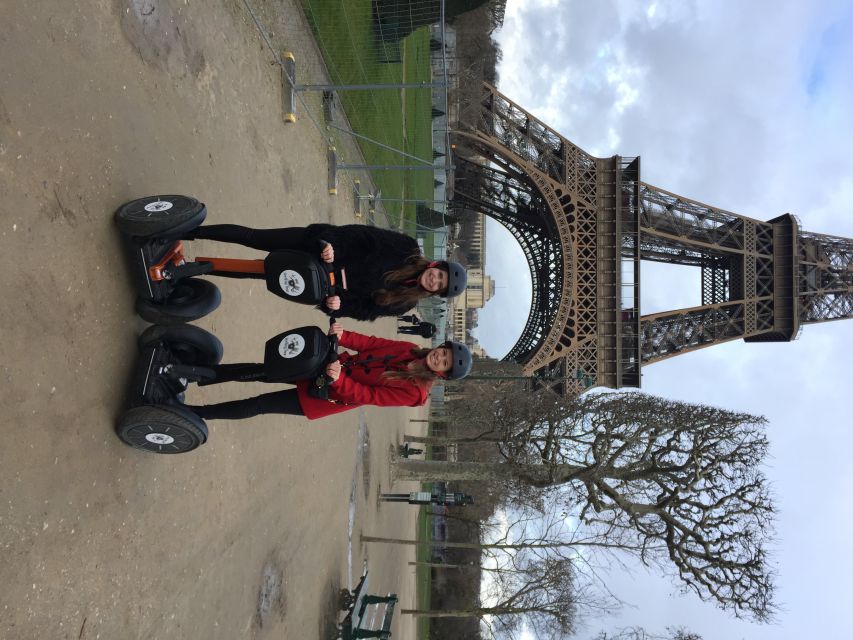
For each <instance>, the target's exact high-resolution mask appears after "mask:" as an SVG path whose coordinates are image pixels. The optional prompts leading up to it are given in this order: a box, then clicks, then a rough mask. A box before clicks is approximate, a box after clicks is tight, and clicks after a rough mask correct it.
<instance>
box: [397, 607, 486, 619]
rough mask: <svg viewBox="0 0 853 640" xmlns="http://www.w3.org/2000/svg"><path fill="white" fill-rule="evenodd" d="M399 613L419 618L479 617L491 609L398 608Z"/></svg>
mask: <svg viewBox="0 0 853 640" xmlns="http://www.w3.org/2000/svg"><path fill="white" fill-rule="evenodd" d="M400 613H406V614H408V615H412V616H418V617H421V618H480V617H482V616H485V615H488V614H490V613H493V612H492V610H491V609H473V610H465V609H447V610H438V609H400Z"/></svg>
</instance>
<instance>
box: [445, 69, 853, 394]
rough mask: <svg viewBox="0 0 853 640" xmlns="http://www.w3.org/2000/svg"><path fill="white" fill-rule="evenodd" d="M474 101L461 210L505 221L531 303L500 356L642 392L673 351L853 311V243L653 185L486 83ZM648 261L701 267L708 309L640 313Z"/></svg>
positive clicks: (561, 387)
mask: <svg viewBox="0 0 853 640" xmlns="http://www.w3.org/2000/svg"><path fill="white" fill-rule="evenodd" d="M469 107H470V108H468V109H467V110H466V114H467V115H466V116H465V117H464V119H463V123H462V126H461V127H460V129H459V130H458V131H456V141H457V143H458V146H459V148H460V152H461V153H460V157H459V158H458V161H457V171H456V176H455V182H454V205H455V206H456V207H457V208H466V209H469V210H475V211H479V212H482V213H484V214H486V215H488V216H490V217H492V218H494V219H495V220H497V221H499V222H501V223H502V224H503V225H504V226H505V227H506V228H507V229H509V231H510V233H512V235H513V236H514V237H515V238H516V240H517V241H518V243H519V244H520V245H521V248H522V250H523V251H524V255H525V257H526V259H527V263H528V265H529V267H530V273H531V277H532V281H533V301H532V304H531V309H530V315H529V317H528V319H527V323H526V325H525V327H524V330H523V331H522V334H521V336H520V337H519V339H518V341H517V342H516V344H515V346H513V348H512V349H511V350H510V352H509V353H508V354H507V355H506V357H505V358H504V359H505V360H513V361H515V362H518V363H520V364H522V365H523V371H524V373H525V374H526V375H532V376H536V377H537V378H538V379H539V380H540V384H544V385H548V386H550V387H551V388H553V389H554V390H555V391H557V392H558V393H563V394H565V393H581V392H583V391H584V390H586V389H588V388H590V387H593V386H605V387H611V388H619V387H639V386H640V372H641V369H642V367H644V366H646V365H649V364H652V363H655V362H658V361H660V360H664V359H666V358H671V357H673V356H676V355H680V354H683V353H687V352H689V351H694V350H696V349H701V348H704V347H709V346H712V345H715V344H719V343H722V342H727V341H729V340H738V339H743V340H744V341H746V342H787V341H790V340H793V339H794V338H795V337H796V336H797V335H798V333H799V331H800V330H801V328H802V326H803V325H805V324H812V323H817V322H827V321H830V320H840V319H843V318H850V317H853V240H851V239H848V238H840V237H835V236H829V235H823V234H816V233H810V232H807V231H804V230H803V229H802V227H801V225H800V222H799V220H798V219H797V218H796V217H795V216H794V215H792V214H790V213H786V214H783V215H780V216H778V217H775V218H773V219H771V220H767V221H761V220H755V219H752V218H748V217H746V216H742V215H738V214H736V213H731V212H729V211H724V210H722V209H718V208H716V207H713V206H709V205H707V204H703V203H701V202H697V201H695V200H691V199H689V198H685V197H682V196H679V195H677V194H675V193H671V192H669V191H665V190H663V189H660V188H658V187H654V186H652V185H650V184H646V183H645V182H642V181H641V180H640V158H639V157H636V158H624V157H621V156H613V157H610V158H596V157H593V156H591V155H589V154H588V153H586V152H585V151H584V150H583V149H581V148H580V147H578V146H576V145H574V144H572V143H571V142H570V141H569V140H567V139H566V138H564V137H563V136H561V135H560V134H559V133H557V132H556V131H554V130H553V129H551V128H550V127H548V125H546V124H545V123H543V122H542V121H540V120H538V119H537V118H535V117H534V116H533V115H531V114H530V113H528V112H527V111H525V110H524V109H522V108H521V107H520V106H519V105H517V104H515V103H514V102H512V101H511V100H509V99H508V98H507V97H506V96H504V95H502V94H501V93H500V92H498V91H497V89H495V88H494V87H492V86H490V85H484V86H483V90H482V94H481V95H480V100H479V101H478V102H477V104H475V105H469ZM641 260H651V261H655V262H663V263H667V264H676V265H689V266H693V267H698V268H699V271H700V273H701V284H702V286H701V292H702V293H701V300H697V302H698V303H699V304H697V305H696V306H694V307H690V308H687V309H677V310H673V311H665V312H662V313H655V314H650V315H642V313H641V310H640V284H641V283H640V261H641ZM649 284H651V285H652V286H653V284H654V283H646V285H649Z"/></svg>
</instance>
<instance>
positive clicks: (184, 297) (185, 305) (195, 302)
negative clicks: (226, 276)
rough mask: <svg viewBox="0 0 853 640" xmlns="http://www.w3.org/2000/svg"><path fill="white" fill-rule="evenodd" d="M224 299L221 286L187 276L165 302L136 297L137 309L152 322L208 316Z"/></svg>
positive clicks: (173, 321)
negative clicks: (220, 289) (220, 290)
mask: <svg viewBox="0 0 853 640" xmlns="http://www.w3.org/2000/svg"><path fill="white" fill-rule="evenodd" d="M220 302H222V295H221V294H220V293H219V288H218V287H217V286H216V285H215V284H213V283H212V282H208V281H207V280H201V279H198V278H184V279H183V280H181V281H180V282H178V284H177V285H176V286H175V289H174V290H173V291H172V293H170V294H169V297H168V298H167V299H166V300H165V301H164V302H153V301H151V300H149V299H148V298H143V297H141V296H140V297H138V298H137V299H136V312H137V313H138V314H139V315H140V316H141V317H142V318H143V319H145V320H148V322H151V323H153V324H162V325H175V324H183V323H184V322H191V321H193V320H198V319H199V318H202V317H204V316H206V315H207V314H208V313H210V312H211V311H213V310H214V309H216V308H217V307H218V306H219V303H220Z"/></svg>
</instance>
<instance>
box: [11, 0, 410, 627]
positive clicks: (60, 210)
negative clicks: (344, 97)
mask: <svg viewBox="0 0 853 640" xmlns="http://www.w3.org/2000/svg"><path fill="white" fill-rule="evenodd" d="M281 4H282V5H283V7H284V8H285V9H288V7H290V8H291V9H292V7H291V5H290V2H284V3H281ZM285 15H287V14H285ZM155 17H156V18H158V20H155V19H154V18H155ZM152 21H153V22H152ZM285 22H286V24H288V25H289V28H290V29H292V34H293V37H292V40H293V42H292V43H290V44H291V45H292V46H290V48H291V49H292V50H294V51H295V52H296V54H297V56H298V57H300V58H301V59H303V60H305V61H306V64H312V65H315V66H319V62H318V61H317V60H316V58H315V57H313V56H315V54H314V52H313V50H312V49H311V47H310V46H306V43H310V40H308V39H307V36H306V34H305V32H304V28H303V27H302V25H301V18H300V21H293V22H291V21H290V20H287V19H285ZM0 24H2V25H3V28H2V30H0V60H2V61H3V64H2V67H0V202H2V206H0V271H2V298H3V305H2V308H0V326H2V331H3V338H4V339H3V354H4V357H3V365H2V366H3V385H2V387H0V404H2V422H1V423H0V433H2V438H3V446H2V448H0V637H2V638H9V639H13V638H15V639H26V638H34V639H35V638H37V639H39V640H45V639H52V638H72V639H80V638H83V639H92V638H104V639H110V640H112V639H124V638H145V639H146V640H152V639H154V638H205V639H208V638H225V639H229V640H231V639H234V638H254V637H268V638H314V637H318V634H319V633H320V630H321V629H322V628H323V624H324V619H323V618H324V609H325V607H326V606H327V603H328V601H329V599H330V594H331V593H332V592H333V590H334V589H336V588H338V587H339V586H340V585H341V584H342V583H343V584H345V583H346V582H347V579H348V576H347V571H348V569H347V555H348V534H347V530H348V514H349V502H350V496H351V495H354V496H355V498H356V512H355V513H356V518H355V533H356V536H357V534H358V532H359V530H360V529H361V528H362V527H364V528H365V530H369V531H370V532H371V533H376V532H381V533H383V534H388V535H393V536H397V535H400V536H403V537H408V536H410V535H412V533H413V529H414V522H413V517H412V516H413V515H414V512H413V511H409V510H408V509H407V508H405V507H403V506H401V505H384V506H383V507H382V508H381V509H379V508H378V505H377V503H376V494H377V493H378V491H379V490H380V487H381V489H382V490H386V489H388V487H389V481H388V469H387V464H386V461H387V452H388V447H389V445H390V444H391V443H395V442H397V438H398V434H401V433H402V432H403V429H404V426H405V422H406V419H407V417H408V415H409V414H408V413H407V412H405V411H403V410H393V409H385V410H374V409H371V410H367V411H365V412H364V414H363V416H364V422H365V426H364V430H365V431H366V433H367V434H368V436H369V448H368V450H367V454H366V455H365V456H362V454H361V452H360V449H359V440H360V438H359V424H358V423H359V416H358V415H357V414H356V412H352V413H351V414H350V415H344V416H342V417H339V418H336V419H330V420H327V421H324V422H320V423H310V424H309V423H308V422H306V421H302V420H296V419H286V418H280V417H279V418H276V417H267V418H266V419H255V420H252V421H250V422H243V423H239V424H238V423H235V424H228V423H226V422H212V423H211V427H212V428H211V439H210V441H209V443H208V444H207V445H205V446H204V447H203V448H201V449H199V450H198V451H197V452H195V453H194V454H189V455H186V456H176V457H158V456H153V455H147V454H143V453H138V452H135V451H133V450H131V449H129V448H127V447H125V446H124V445H122V444H121V443H120V442H119V441H118V440H117V439H116V438H115V437H114V435H113V432H112V429H113V423H114V420H115V417H116V416H117V415H118V413H119V412H120V410H121V406H122V403H123V398H122V395H123V391H124V386H125V381H126V378H127V375H128V370H129V366H128V365H129V362H128V358H131V357H133V355H134V353H135V343H134V341H135V337H136V335H137V334H138V332H139V331H140V330H141V329H142V328H143V326H144V325H143V323H142V322H141V321H140V320H139V319H137V318H136V317H135V316H134V314H133V296H132V293H131V291H130V290H129V287H128V280H127V274H126V272H125V268H124V263H123V260H122V256H121V255H120V253H119V243H118V236H117V233H116V231H115V229H114V228H113V226H112V222H111V216H112V211H113V210H114V209H115V207H116V206H117V205H118V204H120V203H121V202H123V201H125V200H128V199H130V198H133V197H137V196H141V195H146V194H149V193H169V192H185V193H189V194H192V195H196V196H197V197H199V198H201V199H202V200H204V201H205V202H206V203H207V205H208V208H209V212H210V213H209V218H208V219H209V220H210V221H213V222H242V223H246V224H250V225H255V226H287V225H294V224H303V223H307V222H309V221H311V220H321V221H322V220H328V221H333V222H339V223H343V222H350V221H352V220H353V218H352V212H351V204H350V202H348V201H347V199H345V198H338V199H335V198H331V197H329V196H328V195H327V194H326V163H325V143H324V140H323V139H322V137H321V135H320V134H319V133H318V132H317V130H316V129H315V128H314V127H313V126H312V125H311V123H310V122H309V121H308V120H307V119H304V118H303V119H301V120H300V121H299V122H297V123H296V124H295V125H291V126H285V125H283V124H282V123H281V119H280V110H281V94H280V88H279V72H278V68H277V67H275V66H273V65H271V64H270V62H271V58H270V55H269V52H268V51H267V50H266V48H265V47H263V46H262V43H261V41H260V39H259V38H258V36H257V33H256V31H255V29H254V26H253V25H252V24H251V23H250V21H249V19H248V16H247V14H246V13H245V11H244V9H243V5H242V2H239V1H234V0H228V1H211V2H207V1H205V2H200V1H195V0H190V1H189V2H185V1H184V0H159V1H155V0H139V1H137V2H135V3H134V2H127V1H125V2H118V1H117V2H112V1H107V0H101V1H99V0H81V1H79V2H74V3H70V2H60V1H59V0H44V1H41V2H24V1H23V0H17V1H16V0H11V1H8V2H3V3H2V4H0ZM288 33H290V32H288ZM195 244H196V246H193V247H192V250H193V252H196V253H198V254H201V253H208V254H211V253H213V254H215V253H217V252H219V253H221V254H223V255H229V256H234V257H240V256H244V255H245V256H249V255H252V254H251V252H249V251H240V250H237V249H232V250H229V251H228V253H227V254H225V253H224V252H221V251H218V249H219V247H217V246H216V245H213V244H212V243H195ZM217 284H220V286H221V289H222V292H223V304H222V306H221V307H220V309H219V310H218V311H217V312H215V313H214V314H213V315H212V316H209V317H208V318H207V319H205V320H204V321H202V322H200V324H201V325H202V326H204V327H206V328H208V329H210V330H212V331H213V332H214V333H216V334H217V335H218V336H219V337H220V338H221V339H222V340H223V342H224V344H225V347H226V355H225V361H229V360H230V361H239V360H247V359H253V358H259V357H260V355H261V352H262V345H263V342H264V341H265V340H266V338H268V337H270V336H272V335H274V334H275V333H278V332H279V331H281V330H283V329H285V328H287V327H288V326H295V325H299V324H307V323H310V322H318V321H322V318H321V317H320V316H319V315H318V314H317V313H316V312H314V311H312V310H311V309H309V308H302V307H297V306H294V305H290V306H288V305H284V304H283V303H282V302H280V301H279V300H278V299H276V298H274V297H272V296H271V295H269V294H268V293H266V291H265V289H264V287H263V285H262V284H251V283H247V282H245V281H225V280H222V279H220V280H219V281H218V283H217ZM373 329H374V330H375V331H376V332H378V333H382V334H383V335H391V332H392V331H393V325H392V323H391V322H390V321H386V322H384V323H377V325H376V326H375V327H374V328H373ZM230 387H233V388H230ZM246 387H247V385H230V386H229V387H226V388H224V389H222V390H220V389H215V388H209V389H205V390H203V391H200V390H195V391H194V392H193V395H191V396H190V398H189V399H190V400H191V401H197V400H203V399H205V398H208V399H209V398H211V397H212V396H213V395H214V393H217V392H220V391H221V392H222V395H221V396H217V397H237V396H238V395H243V394H245V393H247V392H248V391H249V389H247V388H246ZM362 457H363V458H364V462H362ZM397 488H398V489H401V490H406V489H407V487H405V486H400V487H397ZM392 506H393V507H394V509H392V508H391V507H392ZM365 523H369V524H365ZM370 551H371V557H370V558H369V566H370V568H371V571H372V572H374V573H375V576H374V580H373V584H375V585H376V586H377V588H379V589H382V590H388V591H398V592H400V593H401V594H402V602H403V603H404V604H410V603H411V602H412V597H413V596H412V594H411V590H412V588H413V584H412V580H411V574H410V572H408V568H407V567H406V568H404V567H405V562H406V561H407V560H408V559H409V558H408V555H407V554H409V553H410V552H409V551H396V550H391V551H389V550H388V549H376V550H374V549H371V550H370ZM364 554H365V550H364V549H363V548H362V547H361V546H360V545H359V544H358V543H357V542H356V544H355V548H354V554H353V564H354V567H353V572H354V573H356V574H357V573H359V572H360V567H361V562H362V560H363V557H364ZM279 581H280V582H281V589H280V591H279V593H278V594H277V595H276V585H277V583H278V582H279ZM264 590H266V596H267V598H266V599H264V598H262V597H261V596H262V595H264V593H263V592H264ZM259 603H260V606H261V610H262V611H261V613H259ZM396 625H397V627H395V637H398V638H410V637H412V632H411V621H410V620H403V619H402V617H398V620H397V622H396Z"/></svg>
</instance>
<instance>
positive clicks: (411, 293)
mask: <svg viewBox="0 0 853 640" xmlns="http://www.w3.org/2000/svg"><path fill="white" fill-rule="evenodd" d="M430 264H432V261H431V260H427V259H426V258H424V257H423V256H422V255H421V254H420V253H419V252H418V253H413V254H412V255H410V256H409V257H408V258H406V261H405V262H404V263H403V266H401V267H400V268H399V269H392V270H391V271H387V272H386V273H385V276H384V279H385V287H386V288H384V289H377V290H376V291H374V292H373V300H374V302H376V304H379V305H382V306H383V307H405V308H407V309H409V308H411V307H413V306H414V305H415V304H417V302H418V300H420V299H421V298H429V297H430V296H431V295H434V294H433V293H430V292H429V291H427V290H426V289H423V288H421V287H420V286H418V284H417V283H415V284H407V282H408V281H410V280H416V279H417V278H418V276H420V275H421V274H422V273H423V272H424V271H426V270H427V269H428V268H429V265H430Z"/></svg>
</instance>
